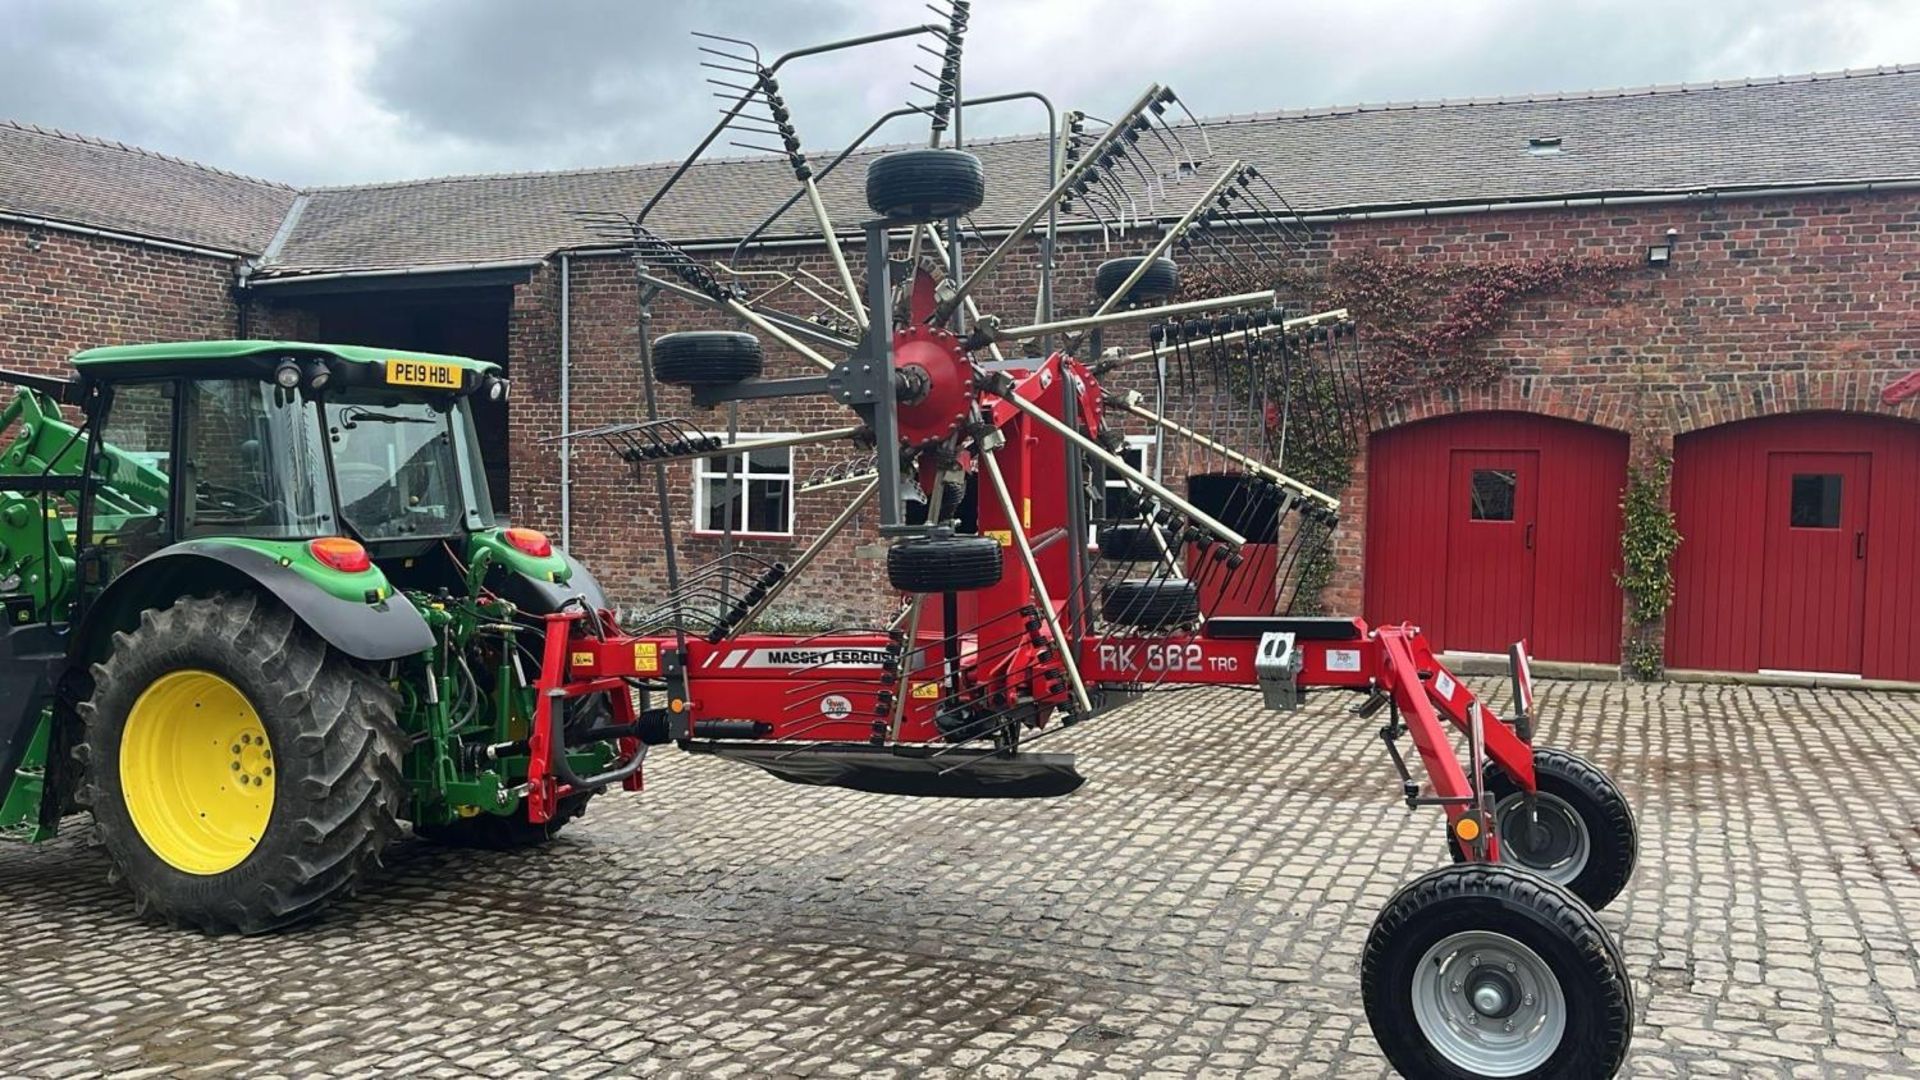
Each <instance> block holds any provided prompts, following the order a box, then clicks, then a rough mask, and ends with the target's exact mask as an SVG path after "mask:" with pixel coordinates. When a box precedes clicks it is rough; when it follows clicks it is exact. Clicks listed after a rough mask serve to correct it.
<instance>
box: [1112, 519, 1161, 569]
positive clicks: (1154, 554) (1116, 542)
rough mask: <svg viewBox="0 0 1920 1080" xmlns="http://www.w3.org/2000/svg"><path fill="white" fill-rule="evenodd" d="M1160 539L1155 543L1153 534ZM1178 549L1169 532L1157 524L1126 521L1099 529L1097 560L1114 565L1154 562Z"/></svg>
mask: <svg viewBox="0 0 1920 1080" xmlns="http://www.w3.org/2000/svg"><path fill="white" fill-rule="evenodd" d="M1156 533H1157V534H1158V535H1159V539H1158V540H1155V539H1154V537H1155V534H1156ZM1178 550H1180V548H1179V545H1178V543H1177V542H1176V541H1175V539H1174V536H1173V534H1172V533H1170V532H1168V531H1167V530H1166V529H1165V528H1163V527H1161V526H1159V525H1152V524H1148V523H1146V522H1140V521H1129V522H1124V523H1122V524H1119V525H1102V526H1100V557H1101V558H1103V559H1111V560H1113V561H1114V562H1154V561H1156V560H1158V559H1160V558H1162V556H1163V554H1164V553H1167V552H1175V551H1178Z"/></svg>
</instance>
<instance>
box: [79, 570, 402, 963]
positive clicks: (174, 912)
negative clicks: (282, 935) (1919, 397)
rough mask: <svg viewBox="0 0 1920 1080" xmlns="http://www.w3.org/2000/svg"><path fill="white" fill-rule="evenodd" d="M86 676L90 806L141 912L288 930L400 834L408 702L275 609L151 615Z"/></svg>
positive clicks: (244, 601) (266, 605)
mask: <svg viewBox="0 0 1920 1080" xmlns="http://www.w3.org/2000/svg"><path fill="white" fill-rule="evenodd" d="M93 677H94V686H95V689H94V693H93V696H92V698H91V699H90V700H88V701H87V702H85V703H83V704H82V705H81V706H80V713H81V717H82V719H83V721H84V723H85V730H86V742H85V746H84V748H83V751H82V758H83V760H84V761H85V762H86V769H87V781H86V793H87V797H86V802H87V804H88V805H89V806H90V807H91V809H92V810H93V818H94V826H95V830H96V832H97V833H98V835H99V837H100V840H101V842H102V844H103V845H104V846H105V847H106V849H107V854H108V856H109V857H110V858H111V860H112V863H113V871H114V876H116V877H117V878H119V879H121V880H122V881H124V882H125V884H126V886H127V887H128V888H129V889H130V890H131V891H132V892H133V897H134V905H135V907H136V909H137V910H139V911H142V912H151V913H154V914H157V915H159V916H161V917H163V918H165V919H167V920H169V921H171V922H173V923H175V924H178V925H182V926H190V927H195V928H198V929H200V930H204V931H208V932H211V933H242V934H257V933H262V932H265V931H268V930H273V929H277V928H279V927H282V926H287V925H290V924H292V923H296V922H299V921H301V920H303V919H306V918H309V917H311V916H313V915H315V914H316V913H318V912H319V911H320V909H321V908H322V907H324V906H325V905H326V904H327V903H328V902H329V901H331V900H333V899H334V898H336V897H338V896H341V895H344V894H346V893H349V892H350V891H351V890H352V889H353V887H354V885H355V884H356V883H357V882H358V881H359V880H360V879H361V878H362V877H363V876H364V875H365V873H366V872H367V871H369V870H370V869H372V868H373V867H374V866H375V865H377V863H378V860H379V855H380V851H381V849H383V848H384V847H386V845H387V842H388V841H389V840H390V839H392V838H393V837H394V836H395V835H397V834H398V833H399V831H400V826H399V823H398V821H397V818H398V816H399V813H400V808H401V803H402V800H403V799H404V797H405V794H406V784H405V782H404V781H403V780H402V779H401V774H400V763H401V760H402V758H403V757H404V756H405V754H406V749H407V748H406V744H405V742H404V740H403V739H402V737H401V734H400V730H399V728H398V726H397V725H396V724H395V721H394V713H395V707H396V704H397V695H396V694H395V693H394V692H393V690H392V688H390V687H389V686H388V685H387V683H386V680H384V679H382V678H380V677H379V676H378V675H376V674H375V673H374V672H372V671H370V670H368V669H366V668H364V667H362V666H360V665H358V664H356V663H354V662H352V661H350V660H348V659H347V658H346V657H344V656H341V655H340V654H338V653H335V652H333V651H332V650H331V649H329V648H328V647H327V645H326V644H325V643H324V642H322V641H321V640H320V638H319V637H317V636H316V635H314V634H313V633H312V632H311V631H309V630H308V629H307V628H306V627H305V626H304V625H303V624H301V623H300V622H299V621H298V620H297V619H295V618H294V616H293V613H292V612H290V611H288V610H287V609H286V608H284V607H281V606H280V605H279V604H277V603H275V602H273V601H271V600H268V599H265V598H263V597H260V596H257V595H255V594H253V593H229V594H218V595H214V596H210V597H205V598H191V597H190V598H187V599H182V600H179V601H176V602H175V603H174V604H173V605H172V606H170V607H167V608H163V609H157V610H155V609H149V610H147V611H144V612H142V613H141V615H140V624H139V626H138V627H136V628H135V629H134V630H133V631H132V632H130V633H116V634H115V635H114V636H113V645H112V648H111V650H110V651H109V652H108V654H107V657H106V659H105V661H104V662H102V663H99V664H96V665H94V668H93Z"/></svg>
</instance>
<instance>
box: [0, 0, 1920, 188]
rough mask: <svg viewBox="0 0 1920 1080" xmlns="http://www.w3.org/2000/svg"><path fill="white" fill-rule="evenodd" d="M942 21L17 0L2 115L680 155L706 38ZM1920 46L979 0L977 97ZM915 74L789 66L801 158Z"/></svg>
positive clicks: (1682, 67)
mask: <svg viewBox="0 0 1920 1080" xmlns="http://www.w3.org/2000/svg"><path fill="white" fill-rule="evenodd" d="M929 17H930V15H929V13H928V12H926V11H925V9H924V8H922V7H920V5H919V4H918V3H915V2H912V0H905V2H901V3H895V4H879V5H875V4H871V3H868V4H856V3H854V2H853V0H805V2H800V0H780V2H770V0H757V2H756V0H698V2H691V3H656V2H648V3H634V2H623V0H574V2H564V3H563V2H552V3H540V4H535V3H527V2H524V0H330V2H327V3H318V2H309V3H297V2H290V0H283V2H276V3H268V4H260V3H257V2H253V3H249V2H242V0H174V2H159V0H150V2H146V3H125V2H109V0H9V4H8V14H7V18H6V20H5V24H4V32H0V116H5V117H8V118H12V119H19V120H26V121H30V122H34V123H40V124H46V125H50V126H57V127H63V128H68V129H71V130H76V131H80V132H84V133H87V134H92V135H100V136H104V137H108V138H115V139H120V140H123V141H126V142H129V143H133V144H136V145H140V146H145V147H148V148H150V149H154V150H159V151H162V152H166V153H173V154H178V155H180V156H184V157H188V158H192V159H194V160H198V161H203V162H206V163H208V164H213V165H218V166H221V167H225V168H231V169H235V170H238V171H241V172H248V173H253V174H257V175H262V176H267V177H270V178H273V179H278V180H285V181H288V182H291V183H299V184H315V183H345V182H362V181H372V180H392V179H405V178H412V177H420V176H429V175H438V174H445V173H451V172H493V171H514V170H530V169H554V168H573V167H582V166H592V165H612V164H626V163H632V162H639V161H659V160H668V159H673V158H676V157H678V156H679V155H681V154H683V153H684V152H685V151H686V150H688V149H690V148H691V147H692V146H693V144H694V143H695V141H696V140H698V139H699V138H700V137H701V135H702V134H704V132H705V129H706V128H707V127H708V126H710V125H711V123H712V122H713V120H714V119H715V118H716V117H715V113H714V109H715V108H717V107H718V105H719V103H718V102H716V101H715V100H714V99H713V98H711V97H709V96H708V93H709V91H710V90H711V89H712V88H711V87H709V86H708V85H707V84H706V83H705V82H704V81H703V79H704V77H706V76H709V75H714V74H716V73H714V72H712V71H709V70H706V69H702V68H701V67H700V66H699V63H698V61H699V60H700V59H702V56H701V54H699V53H698V52H697V51H696V49H695V45H696V44H697V43H696V41H695V39H693V38H692V37H691V36H690V35H689V31H691V30H709V31H713V32H717V33H726V34H731V35H735V36H740V37H749V38H752V39H753V40H755V41H756V42H758V43H759V44H760V46H761V47H762V49H764V50H765V51H766V53H767V54H768V57H769V59H770V58H771V57H772V56H773V55H775V54H777V53H779V52H781V51H783V50H787V49H792V48H796V47H799V46H802V45H807V44H812V43H815V42H818V41H821V40H824V39H828V38H834V37H840V36H849V35H854V34H864V33H871V32H874V31H876V30H880V29H885V28H888V27H890V26H893V25H907V24H910V23H914V22H919V21H922V20H924V19H927V18H929ZM1914 42H1920V5H1915V4H1912V3H1909V2H1906V0H1827V2H1824V3H1820V4H1807V3H1804V2H1803V0H1792V2H1788V0H1695V2H1693V3H1685V4H1679V3H1673V2H1672V0H1563V2H1559V3H1554V4H1542V3H1538V2H1537V0H1453V2H1451V3H1447V4H1435V3H1431V2H1429V0H1312V2H1302V3H1296V4H1275V3H1271V2H1269V0H1185V2H1178V3H1176V2H1172V0H1167V2H1161V3H1142V2H1139V0H978V2H977V3H976V4H975V7H974V20H973V28H972V31H971V33H970V34H969V37H968V50H967V66H966V69H965V84H966V85H965V89H966V91H967V92H969V93H970V94H987V93H997V92H1004V91H1010V90H1025V89H1037V90H1040V91H1042V92H1044V93H1046V94H1048V95H1050V96H1051V97H1052V98H1053V99H1054V101H1055V102H1056V104H1058V105H1060V106H1061V107H1063V108H1066V107H1076V108H1084V109H1086V110H1088V111H1089V112H1092V113H1094V114H1096V115H1098V114H1100V113H1101V112H1102V111H1113V110H1117V109H1119V108H1120V107H1122V106H1123V105H1124V104H1125V103H1126V102H1127V101H1128V100H1130V99H1131V98H1132V97H1133V96H1134V95H1135V94H1136V93H1137V92H1138V91H1139V89H1140V88H1141V87H1143V86H1145V85H1146V84H1147V83H1148V82H1149V81H1154V80H1158V81H1161V82H1166V83H1168V84H1170V85H1172V86H1174V87H1175V88H1176V89H1177V90H1179V91H1180V93H1181V95H1182V97H1183V98H1184V99H1185V100H1186V101H1187V102H1188V103H1189V105H1190V106H1191V107H1192V108H1193V109H1194V110H1195V111H1196V112H1199V113H1202V114H1207V115H1218V114H1222V113H1230V112H1252V111H1258V110H1267V109H1275V108H1286V107H1303V106H1317V105H1335V104H1347V103H1353V102H1360V101H1383V100H1406V99H1429V98H1441V97H1458V96H1472V95H1494V94H1525V93H1548V92H1554V91H1564V90H1581V89H1589V88H1604V87H1614V86H1632V85H1645V84H1651V83H1672V82H1682V81H1700V80H1706V79H1714V78H1733V77H1744V76H1751V75H1761V76H1764V75H1772V74H1780V73H1793V72H1805V71H1814V70H1830V69H1835V68H1844V67H1861V66H1871V65H1875V64H1884V63H1897V62H1901V61H1903V60H1908V61H1910V60H1915V59H1920V56H1913V55H1902V50H1907V51H1912V50H1913V49H1914V48H1915V47H1914V46H1913V44H1912V43H1914ZM915 62H920V63H924V64H926V65H927V66H930V67H931V66H933V64H934V61H932V60H931V58H928V57H926V56H925V55H924V54H922V53H920V52H918V51H917V49H916V48H915V45H914V43H912V42H895V43H891V44H887V45H882V46H873V47H868V48H864V49H860V50H857V51H854V52H848V53H835V54H828V55H825V56H821V57H814V58H809V59H805V60H801V61H797V62H795V63H794V64H793V65H792V66H791V67H789V68H788V69H786V70H784V71H783V72H782V75H781V85H782V89H783V91H784V92H785V93H786V94H787V96H788V98H789V100H790V103H791V104H792V105H793V108H794V116H795V121H796V123H797V124H798V125H799V127H800V133H801V136H802V138H803V139H804V140H805V142H806V143H807V145H808V146H809V147H811V148H826V147H832V146H836V145H838V144H839V143H841V142H842V141H844V140H846V139H850V138H852V137H854V136H855V135H857V134H858V133H859V132H860V131H861V130H862V129H863V128H864V127H865V126H866V125H867V123H868V122H870V120H871V119H872V118H873V117H875V116H877V115H879V114H880V113H883V112H885V111H887V110H889V109H894V108H898V107H900V106H901V105H903V104H904V103H906V102H907V101H909V100H916V101H924V100H925V95H924V94H921V93H919V92H918V91H916V90H914V89H913V88H912V86H911V85H910V84H911V82H912V81H913V80H915V79H920V78H921V76H919V75H917V74H916V73H914V71H913V70H912V65H913V64H914V63H915ZM1041 122H1042V121H1041V116H1040V113H1039V111H1038V110H1037V109H1036V108H1034V107H1032V106H1031V105H1008V106H996V107H994V108H991V109H980V110H974V111H973V112H971V113H969V114H968V116H967V118H966V125H967V130H968V132H969V133H970V134H973V135H992V134H1011V133H1017V132H1029V131H1034V130H1037V129H1038V128H1039V127H1040V126H1041ZM924 132H925V124H924V121H921V120H919V119H917V118H912V119H908V120H901V121H898V122H896V123H895V124H894V125H892V126H890V127H889V128H887V129H886V130H885V131H884V132H883V133H882V134H881V135H880V136H879V137H880V138H881V139H883V140H886V141H894V142H899V141H909V140H914V139H918V138H921V137H924ZM742 138H743V139H744V138H745V137H742ZM747 141H761V142H765V141H766V140H764V139H761V140H751V139H748V140H747ZM716 152H724V153H740V152H743V151H741V150H740V149H739V148H737V147H731V146H728V145H726V141H725V140H723V142H722V144H721V145H720V146H718V147H717V148H716Z"/></svg>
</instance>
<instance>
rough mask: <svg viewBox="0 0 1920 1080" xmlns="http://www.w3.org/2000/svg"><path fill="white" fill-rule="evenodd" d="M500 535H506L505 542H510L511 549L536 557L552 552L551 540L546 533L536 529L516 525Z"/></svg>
mask: <svg viewBox="0 0 1920 1080" xmlns="http://www.w3.org/2000/svg"><path fill="white" fill-rule="evenodd" d="M501 535H502V536H504V537H506V538H507V543H509V544H512V545H513V549H514V550H515V551H518V552H520V553H521V554H524V555H531V556H533V557H534V558H536V559H544V558H546V557H547V556H549V555H552V554H553V542H552V541H550V540H548V539H547V534H546V533H543V532H541V531H540V530H538V529H522V528H517V527H516V528H512V529H508V530H507V531H506V532H504V533H502V534H501Z"/></svg>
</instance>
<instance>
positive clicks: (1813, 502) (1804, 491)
mask: <svg viewBox="0 0 1920 1080" xmlns="http://www.w3.org/2000/svg"><path fill="white" fill-rule="evenodd" d="M1840 486H1841V478H1840V474H1839V473H1795V474H1793V499H1792V502H1791V507H1790V511H1789V512H1790V514H1791V516H1792V521H1791V524H1792V525H1793V527H1794V528H1796V529H1837V528H1839V527H1840Z"/></svg>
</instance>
